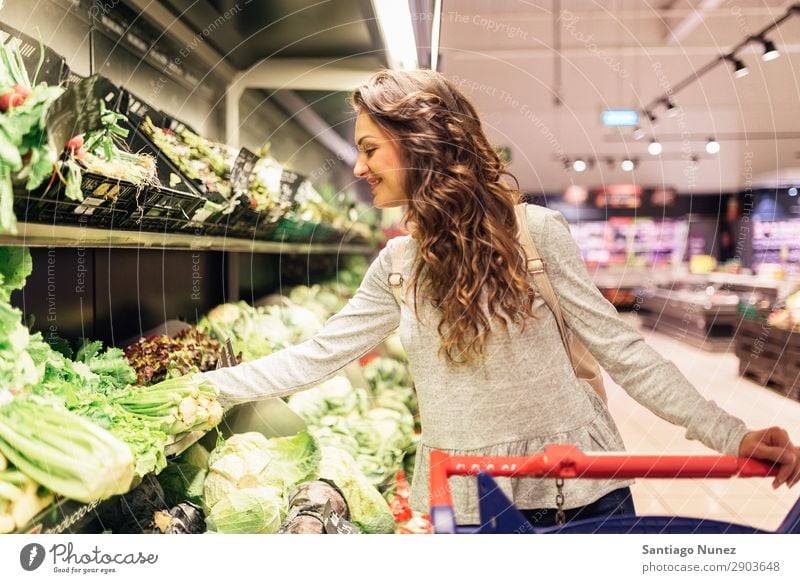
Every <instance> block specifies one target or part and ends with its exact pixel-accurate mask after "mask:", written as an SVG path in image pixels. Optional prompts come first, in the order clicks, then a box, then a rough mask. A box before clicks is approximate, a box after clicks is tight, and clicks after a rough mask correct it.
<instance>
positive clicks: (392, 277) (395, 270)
mask: <svg viewBox="0 0 800 583" xmlns="http://www.w3.org/2000/svg"><path fill="white" fill-rule="evenodd" d="M406 241H407V239H406V238H405V237H398V238H397V239H395V241H394V243H393V244H392V249H391V252H390V255H389V258H390V260H391V271H390V272H389V287H390V288H392V293H393V294H394V298H395V299H396V300H397V303H398V304H402V303H403V259H405V256H406Z"/></svg>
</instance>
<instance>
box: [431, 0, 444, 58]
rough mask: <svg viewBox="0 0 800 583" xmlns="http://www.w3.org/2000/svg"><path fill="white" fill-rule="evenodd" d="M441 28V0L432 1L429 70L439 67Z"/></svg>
mask: <svg viewBox="0 0 800 583" xmlns="http://www.w3.org/2000/svg"><path fill="white" fill-rule="evenodd" d="M441 30H442V0H434V2H433V26H432V27H431V70H432V71H436V70H437V69H438V67H439V37H440V35H441Z"/></svg>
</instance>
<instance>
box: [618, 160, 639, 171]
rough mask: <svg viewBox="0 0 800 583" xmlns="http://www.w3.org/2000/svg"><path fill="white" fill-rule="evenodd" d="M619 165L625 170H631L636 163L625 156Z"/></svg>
mask: <svg viewBox="0 0 800 583" xmlns="http://www.w3.org/2000/svg"><path fill="white" fill-rule="evenodd" d="M619 167H620V168H622V170H624V171H625V172H631V171H632V170H633V169H634V168H635V167H636V164H634V163H633V160H631V159H629V158H625V159H624V160H623V161H622V162H621V163H620V165H619Z"/></svg>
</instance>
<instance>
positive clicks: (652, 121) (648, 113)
mask: <svg viewBox="0 0 800 583" xmlns="http://www.w3.org/2000/svg"><path fill="white" fill-rule="evenodd" d="M644 114H645V115H646V116H647V119H649V120H650V124H651V125H653V124H655V123H656V120H658V118H657V117H656V116H655V115H654V114H653V112H652V111H650V110H649V109H645V110H644Z"/></svg>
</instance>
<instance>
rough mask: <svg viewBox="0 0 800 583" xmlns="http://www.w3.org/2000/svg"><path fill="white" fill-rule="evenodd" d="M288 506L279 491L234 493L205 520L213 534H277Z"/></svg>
mask: <svg viewBox="0 0 800 583" xmlns="http://www.w3.org/2000/svg"><path fill="white" fill-rule="evenodd" d="M285 514H286V506H285V502H284V500H283V496H282V494H281V491H280V490H279V489H277V488H271V487H260V488H249V489H247V490H234V491H232V492H229V493H228V494H227V495H226V496H224V497H223V498H222V499H220V500H219V502H217V503H216V504H215V505H214V506H213V508H212V509H211V512H210V513H209V514H208V516H207V517H206V525H207V526H208V529H209V530H210V531H214V532H223V533H229V534H272V533H276V532H278V529H279V528H280V526H281V522H282V521H283V517H284V515H285Z"/></svg>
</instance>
